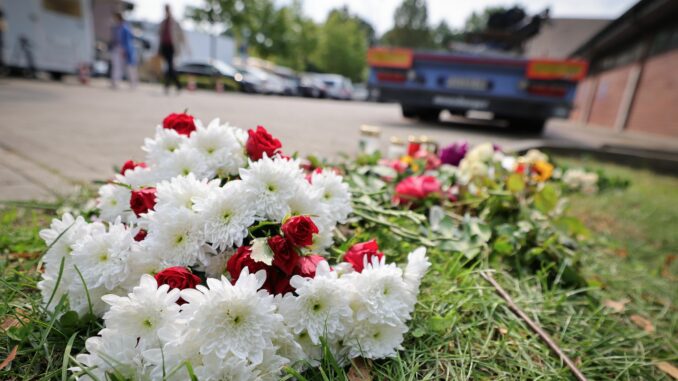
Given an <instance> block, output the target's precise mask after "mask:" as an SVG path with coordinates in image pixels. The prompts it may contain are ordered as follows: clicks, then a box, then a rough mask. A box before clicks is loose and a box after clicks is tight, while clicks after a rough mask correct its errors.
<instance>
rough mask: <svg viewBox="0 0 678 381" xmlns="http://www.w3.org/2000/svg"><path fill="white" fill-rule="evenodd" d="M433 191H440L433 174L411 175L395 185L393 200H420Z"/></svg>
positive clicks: (397, 202) (399, 201)
mask: <svg viewBox="0 0 678 381" xmlns="http://www.w3.org/2000/svg"><path fill="white" fill-rule="evenodd" d="M433 193H440V183H439V182H438V179H436V178H435V177H433V176H411V177H408V178H406V179H405V180H403V181H401V182H400V183H398V185H396V187H395V195H394V196H393V202H395V203H396V204H399V203H401V202H403V201H405V202H408V201H409V202H411V201H415V200H421V199H424V198H426V197H428V196H429V195H430V194H433Z"/></svg>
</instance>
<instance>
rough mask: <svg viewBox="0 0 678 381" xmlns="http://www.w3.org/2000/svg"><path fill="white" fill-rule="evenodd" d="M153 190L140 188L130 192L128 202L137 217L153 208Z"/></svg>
mask: <svg viewBox="0 0 678 381" xmlns="http://www.w3.org/2000/svg"><path fill="white" fill-rule="evenodd" d="M155 200H156V199H155V188H142V189H139V190H134V191H132V196H131V197H130V200H129V205H130V207H131V208H132V210H133V211H134V214H136V215H137V217H139V216H140V215H142V214H144V213H148V211H149V210H151V209H153V207H154V206H155Z"/></svg>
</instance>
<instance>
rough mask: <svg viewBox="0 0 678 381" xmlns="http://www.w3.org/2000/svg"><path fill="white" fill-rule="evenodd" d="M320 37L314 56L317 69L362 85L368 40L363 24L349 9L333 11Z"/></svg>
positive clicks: (321, 28)
mask: <svg viewBox="0 0 678 381" xmlns="http://www.w3.org/2000/svg"><path fill="white" fill-rule="evenodd" d="M318 35H319V38H318V47H317V49H316V51H315V54H314V55H313V63H314V64H315V66H316V67H317V68H318V69H320V70H322V71H325V72H328V73H337V74H341V75H344V76H346V77H349V78H351V79H352V80H354V81H361V80H362V79H363V77H364V74H365V69H366V63H365V55H366V54H367V36H366V34H365V30H364V29H363V27H361V25H360V23H359V22H358V21H356V19H355V18H354V17H351V15H349V14H348V12H347V10H346V9H344V10H341V9H335V10H332V11H330V13H329V15H328V16H327V20H326V21H325V23H324V24H323V25H322V26H321V27H320V28H319V33H318Z"/></svg>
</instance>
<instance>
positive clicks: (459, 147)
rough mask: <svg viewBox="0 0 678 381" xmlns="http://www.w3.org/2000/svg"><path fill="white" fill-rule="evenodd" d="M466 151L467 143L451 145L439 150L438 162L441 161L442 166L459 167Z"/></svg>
mask: <svg viewBox="0 0 678 381" xmlns="http://www.w3.org/2000/svg"><path fill="white" fill-rule="evenodd" d="M467 151H468V142H466V141H461V142H456V143H452V144H450V145H449V146H447V147H445V148H443V149H441V150H440V161H442V162H443V164H450V165H455V166H456V165H459V162H460V161H461V159H463V158H464V156H466V152H467Z"/></svg>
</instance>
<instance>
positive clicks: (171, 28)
mask: <svg viewBox="0 0 678 381" xmlns="http://www.w3.org/2000/svg"><path fill="white" fill-rule="evenodd" d="M159 40H160V55H161V56H162V58H163V60H164V61H165V93H166V94H167V93H169V88H170V85H171V84H172V83H173V84H174V85H175V86H176V88H177V92H179V91H180V90H181V83H179V77H178V76H177V72H176V71H175V70H174V56H176V55H177V54H179V51H180V50H181V48H182V47H183V45H184V41H185V40H184V31H183V30H181V26H180V25H179V23H178V22H177V21H176V20H175V19H174V18H173V17H172V10H171V9H170V6H169V4H167V5H165V19H164V20H163V21H162V22H161V23H160V35H159Z"/></svg>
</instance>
